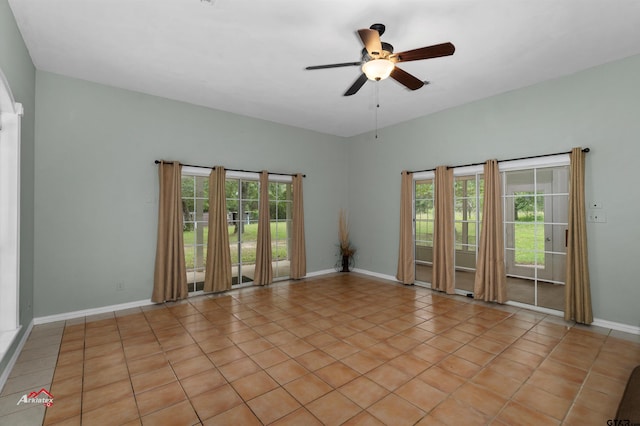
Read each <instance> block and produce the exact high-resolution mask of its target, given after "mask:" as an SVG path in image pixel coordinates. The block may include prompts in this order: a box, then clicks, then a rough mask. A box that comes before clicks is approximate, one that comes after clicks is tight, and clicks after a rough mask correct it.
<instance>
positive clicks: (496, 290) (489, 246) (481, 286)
mask: <svg viewBox="0 0 640 426" xmlns="http://www.w3.org/2000/svg"><path fill="white" fill-rule="evenodd" d="M503 234H504V231H503V223H502V185H501V182H500V171H499V170H498V162H497V161H496V160H488V161H487V162H486V163H485V165H484V206H483V208H482V230H481V232H480V245H479V246H478V261H477V263H476V277H475V284H474V287H473V292H474V294H475V295H474V297H475V298H476V299H482V300H484V301H487V302H493V301H496V302H498V303H504V302H506V301H507V285H506V281H507V276H506V273H505V266H504V235H503Z"/></svg>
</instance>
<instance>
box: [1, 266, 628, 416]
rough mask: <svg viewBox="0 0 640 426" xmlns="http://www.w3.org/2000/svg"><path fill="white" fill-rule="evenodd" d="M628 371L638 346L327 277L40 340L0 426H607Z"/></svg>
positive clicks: (97, 319) (114, 318) (46, 331)
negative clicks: (33, 396)
mask: <svg viewBox="0 0 640 426" xmlns="http://www.w3.org/2000/svg"><path fill="white" fill-rule="evenodd" d="M637 364H640V340H639V339H638V336H634V335H625V334H624V333H619V332H614V331H611V330H609V329H602V328H596V327H584V326H574V325H572V324H568V323H565V322H564V321H563V320H561V319H559V318H556V317H551V316H546V315H544V314H539V313H535V312H532V311H528V310H525V309H518V308H513V307H508V306H498V305H495V304H486V303H482V302H476V301H473V300H471V299H469V298H464V297H460V296H446V295H443V294H441V293H435V292H432V291H431V290H428V289H424V288H420V287H413V286H411V287H406V286H400V285H397V284H392V283H389V282H384V281H382V280H378V279H375V278H371V277H365V276H362V275H357V274H353V273H350V274H334V275H328V276H324V277H320V278H314V279H308V280H304V281H300V282H285V283H278V284H274V285H271V286H269V287H261V288H257V287H251V288H245V289H239V290H233V291H231V292H229V293H227V294H224V295H218V296H199V297H195V298H191V299H189V300H188V301H184V302H181V303H172V304H165V305H159V306H149V307H144V308H140V309H132V310H127V311H118V312H114V313H110V314H105V315H100V316H94V317H86V318H81V319H76V320H69V321H66V322H60V323H55V324H46V325H40V326H36V327H34V329H33V331H32V333H31V336H30V337H29V339H28V341H27V343H26V345H25V347H24V350H23V351H22V353H21V354H20V357H19V359H18V362H17V363H16V365H15V367H14V368H13V370H12V372H11V375H10V378H9V379H8V381H7V383H6V385H5V387H4V389H3V390H2V393H1V394H0V424H2V425H12V426H14V425H37V424H45V425H80V424H82V425H94V424H95V425H119V424H122V425H140V424H143V425H162V424H169V425H253V424H256V425H260V424H277V425H284V424H290V425H314V424H325V425H339V424H345V425H357V424H367V425H380V424H387V425H414V424H418V425H440V424H446V425H453V424H456V425H457V424H495V425H513V424H532V425H543V424H567V425H589V424H594V425H603V424H606V421H607V419H611V418H613V417H614V415H615V410H616V407H617V404H618V402H619V400H620V397H621V396H622V392H623V390H624V385H625V381H626V379H627V377H628V375H629V374H630V372H631V370H632V368H633V367H634V366H635V365H637ZM41 388H46V389H48V390H50V391H51V393H52V394H53V396H54V404H53V406H52V407H50V408H47V409H45V407H44V406H42V405H37V404H21V405H16V403H17V401H18V400H19V399H20V397H21V396H22V395H24V394H25V393H28V392H31V391H34V390H36V391H37V390H39V389H41Z"/></svg>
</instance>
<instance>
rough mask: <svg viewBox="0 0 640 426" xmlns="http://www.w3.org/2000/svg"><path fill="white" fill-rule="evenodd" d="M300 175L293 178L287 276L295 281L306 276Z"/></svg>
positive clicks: (301, 179) (301, 177)
mask: <svg viewBox="0 0 640 426" xmlns="http://www.w3.org/2000/svg"><path fill="white" fill-rule="evenodd" d="M302 181H303V176H302V174H301V173H298V174H296V175H295V176H293V181H292V186H293V217H292V222H293V223H292V230H291V256H290V262H291V269H290V272H289V275H290V276H291V278H292V279H294V280H297V279H300V278H303V277H304V276H305V275H307V252H306V247H305V240H304V201H303V197H302Z"/></svg>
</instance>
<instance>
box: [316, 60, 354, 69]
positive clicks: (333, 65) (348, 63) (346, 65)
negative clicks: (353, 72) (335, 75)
mask: <svg viewBox="0 0 640 426" xmlns="http://www.w3.org/2000/svg"><path fill="white" fill-rule="evenodd" d="M358 65H362V62H343V63H341V64H329V65H313V66H311V67H306V68H305V69H306V70H322V69H325V68H338V67H351V66H358Z"/></svg>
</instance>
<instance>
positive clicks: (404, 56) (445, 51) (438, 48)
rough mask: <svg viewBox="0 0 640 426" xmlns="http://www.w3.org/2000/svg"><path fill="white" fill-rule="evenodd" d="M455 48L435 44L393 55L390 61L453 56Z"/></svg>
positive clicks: (449, 45)
mask: <svg viewBox="0 0 640 426" xmlns="http://www.w3.org/2000/svg"><path fill="white" fill-rule="evenodd" d="M455 51H456V48H455V46H454V45H453V44H451V43H442V44H435V45H433V46H427V47H421V48H419V49H413V50H407V51H406V52H400V53H394V54H393V55H391V57H390V59H391V60H392V61H395V62H408V61H418V60H420V59H431V58H439V57H441V56H449V55H453V52H455Z"/></svg>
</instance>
